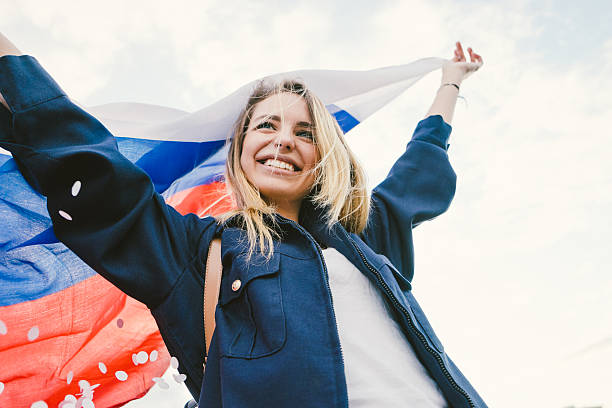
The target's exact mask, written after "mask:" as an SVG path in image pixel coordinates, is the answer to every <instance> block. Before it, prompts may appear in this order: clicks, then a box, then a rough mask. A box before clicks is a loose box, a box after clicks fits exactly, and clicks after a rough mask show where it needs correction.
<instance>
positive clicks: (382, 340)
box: [323, 248, 447, 408]
mask: <svg viewBox="0 0 612 408" xmlns="http://www.w3.org/2000/svg"><path fill="white" fill-rule="evenodd" d="M323 257H324V258H325V263H326V265H327V270H328V274H329V286H330V288H331V293H332V299H333V303H334V311H335V313H336V321H337V324H338V334H339V336H340V344H341V346H342V354H343V356H344V370H345V374H346V383H347V390H348V399H349V407H351V408H366V407H367V408H374V407H376V408H378V407H386V408H394V407H398V408H399V407H401V408H405V407H411V408H425V407H427V408H434V407H435V408H440V407H446V406H447V405H446V401H445V399H444V397H443V396H442V393H441V392H440V388H439V387H438V385H437V384H436V383H435V381H434V380H433V379H432V378H431V376H430V375H429V373H428V372H427V370H426V369H425V368H424V367H423V365H422V364H421V362H420V361H419V359H418V357H417V356H416V355H415V353H414V350H413V349H412V346H411V345H410V343H409V342H408V340H407V339H406V337H405V335H404V334H403V333H402V329H401V328H400V327H399V325H398V324H397V323H396V322H395V321H394V320H393V319H392V318H391V316H390V315H389V312H388V311H387V309H386V308H385V305H384V300H383V299H382V297H381V294H380V293H379V291H378V289H377V288H376V286H375V285H374V284H373V283H371V282H370V281H369V280H368V278H367V277H366V276H365V275H363V274H362V273H361V272H360V271H359V270H358V269H357V268H356V267H355V266H354V265H353V264H352V263H351V262H350V261H349V260H348V259H346V257H345V256H344V255H342V254H341V253H340V252H338V251H337V250H336V249H334V248H327V249H324V250H323Z"/></svg>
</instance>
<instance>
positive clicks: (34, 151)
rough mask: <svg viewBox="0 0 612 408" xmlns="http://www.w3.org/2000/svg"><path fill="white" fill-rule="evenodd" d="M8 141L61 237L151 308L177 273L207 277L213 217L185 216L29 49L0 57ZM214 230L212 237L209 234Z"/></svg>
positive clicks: (0, 133) (0, 128)
mask: <svg viewBox="0 0 612 408" xmlns="http://www.w3.org/2000/svg"><path fill="white" fill-rule="evenodd" d="M0 92H1V93H2V94H3V96H4V98H5V99H6V104H7V107H8V108H9V110H6V109H2V108H0V146H2V147H3V148H5V149H7V150H9V151H10V152H11V153H12V154H13V158H14V159H15V161H16V163H17V164H18V166H19V169H20V170H21V172H22V174H23V175H24V177H25V178H26V179H27V180H28V182H29V183H30V185H32V187H33V188H35V189H36V190H37V191H39V192H40V193H41V194H43V195H45V196H47V208H48V210H49V215H50V217H51V220H52V221H53V229H54V232H55V235H56V236H57V238H58V239H59V240H60V241H62V242H63V243H65V244H66V245H67V246H68V247H69V248H70V249H71V250H73V251H74V252H75V253H76V254H77V255H78V256H79V257H80V258H81V259H83V260H84V261H85V262H86V263H87V264H89V265H90V266H91V267H92V268H93V269H95V270H96V271H97V272H98V273H100V274H101V275H103V276H104V277H105V278H107V279H108V280H109V281H111V282H112V283H114V284H115V285H116V286H118V287H119V288H120V289H121V290H123V291H124V292H125V293H127V294H128V295H130V296H132V297H134V298H136V299H138V300H140V301H142V302H144V303H145V304H147V306H149V307H150V308H153V307H155V306H156V305H158V304H159V303H160V302H162V301H163V300H164V299H165V297H166V296H167V295H168V294H169V293H170V290H171V289H172V288H173V287H174V286H175V285H176V284H177V282H178V281H179V279H181V278H182V277H184V276H186V275H189V276H190V277H189V279H190V280H193V281H195V282H197V281H198V280H201V275H202V269H201V265H202V264H203V260H205V259H206V258H205V256H206V255H205V254H203V253H200V251H201V249H204V250H205V251H206V250H207V248H208V246H207V245H200V244H201V243H202V242H203V240H210V236H212V233H214V230H215V228H214V226H215V222H214V220H213V219H212V218H210V217H209V218H206V219H203V220H200V219H199V218H198V217H196V216H195V215H189V216H185V217H183V216H181V215H180V214H178V213H177V212H176V211H175V210H174V209H172V208H171V207H169V206H167V205H166V204H165V202H164V200H163V198H162V197H161V196H160V195H159V194H157V193H156V192H155V189H154V187H153V185H152V183H151V180H150V179H149V177H148V176H147V174H146V173H145V172H144V171H142V170H141V169H140V168H138V167H136V166H135V165H134V164H132V163H131V162H130V161H129V160H128V159H126V158H125V157H124V156H122V155H121V154H120V153H119V151H118V150H117V144H116V141H115V139H114V137H113V136H112V135H111V134H110V133H109V132H108V130H107V129H106V128H105V127H104V126H103V125H102V124H101V123H100V122H99V121H98V120H96V119H95V118H94V117H92V116H91V115H89V114H88V113H87V112H85V111H83V110H82V109H80V108H79V107H78V106H76V105H75V104H73V103H72V102H71V101H70V100H69V98H68V97H67V96H66V95H65V94H64V92H63V91H62V90H61V88H60V87H59V86H58V85H57V84H56V83H55V81H53V79H52V78H51V77H50V76H49V75H48V74H47V73H46V72H45V70H44V69H43V68H42V67H41V66H40V65H39V63H38V62H37V61H36V59H35V58H33V57H31V56H27V55H23V56H13V55H4V56H2V57H0ZM207 234H208V235H207Z"/></svg>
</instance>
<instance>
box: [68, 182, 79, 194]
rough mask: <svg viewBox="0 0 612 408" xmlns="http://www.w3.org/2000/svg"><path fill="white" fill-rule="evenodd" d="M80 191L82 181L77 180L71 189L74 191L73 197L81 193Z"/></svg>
mask: <svg viewBox="0 0 612 408" xmlns="http://www.w3.org/2000/svg"><path fill="white" fill-rule="evenodd" d="M79 191H81V182H80V181H79V180H77V181H75V182H74V184H73V185H72V188H71V189H70V192H71V193H72V196H73V197H76V196H77V195H78V194H79Z"/></svg>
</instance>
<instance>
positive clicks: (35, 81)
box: [0, 55, 65, 113]
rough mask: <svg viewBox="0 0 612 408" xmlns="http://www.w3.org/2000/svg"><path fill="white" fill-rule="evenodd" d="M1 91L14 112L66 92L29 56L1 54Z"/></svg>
mask: <svg viewBox="0 0 612 408" xmlns="http://www.w3.org/2000/svg"><path fill="white" fill-rule="evenodd" d="M0 92H1V93H2V96H4V99H5V100H6V103H7V104H8V106H9V107H10V109H11V111H12V112H13V113H15V112H19V111H23V110H26V109H28V108H31V107H32V106H34V105H38V104H40V103H43V102H46V101H48V100H51V99H54V98H57V97H58V96H64V95H65V93H64V91H63V90H62V89H61V88H60V87H59V85H58V84H57V83H56V82H55V81H54V80H53V78H51V76H50V75H49V74H48V73H47V71H45V70H44V68H43V67H42V66H41V65H40V64H39V63H38V61H37V60H36V58H34V57H32V56H30V55H19V56H17V55H5V56H2V57H0Z"/></svg>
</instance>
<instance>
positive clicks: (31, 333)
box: [28, 326, 40, 341]
mask: <svg viewBox="0 0 612 408" xmlns="http://www.w3.org/2000/svg"><path fill="white" fill-rule="evenodd" d="M39 334H40V333H39V330H38V326H34V327H32V328H31V329H30V330H28V340H30V341H34V340H36V339H37V338H38V335H39Z"/></svg>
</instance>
